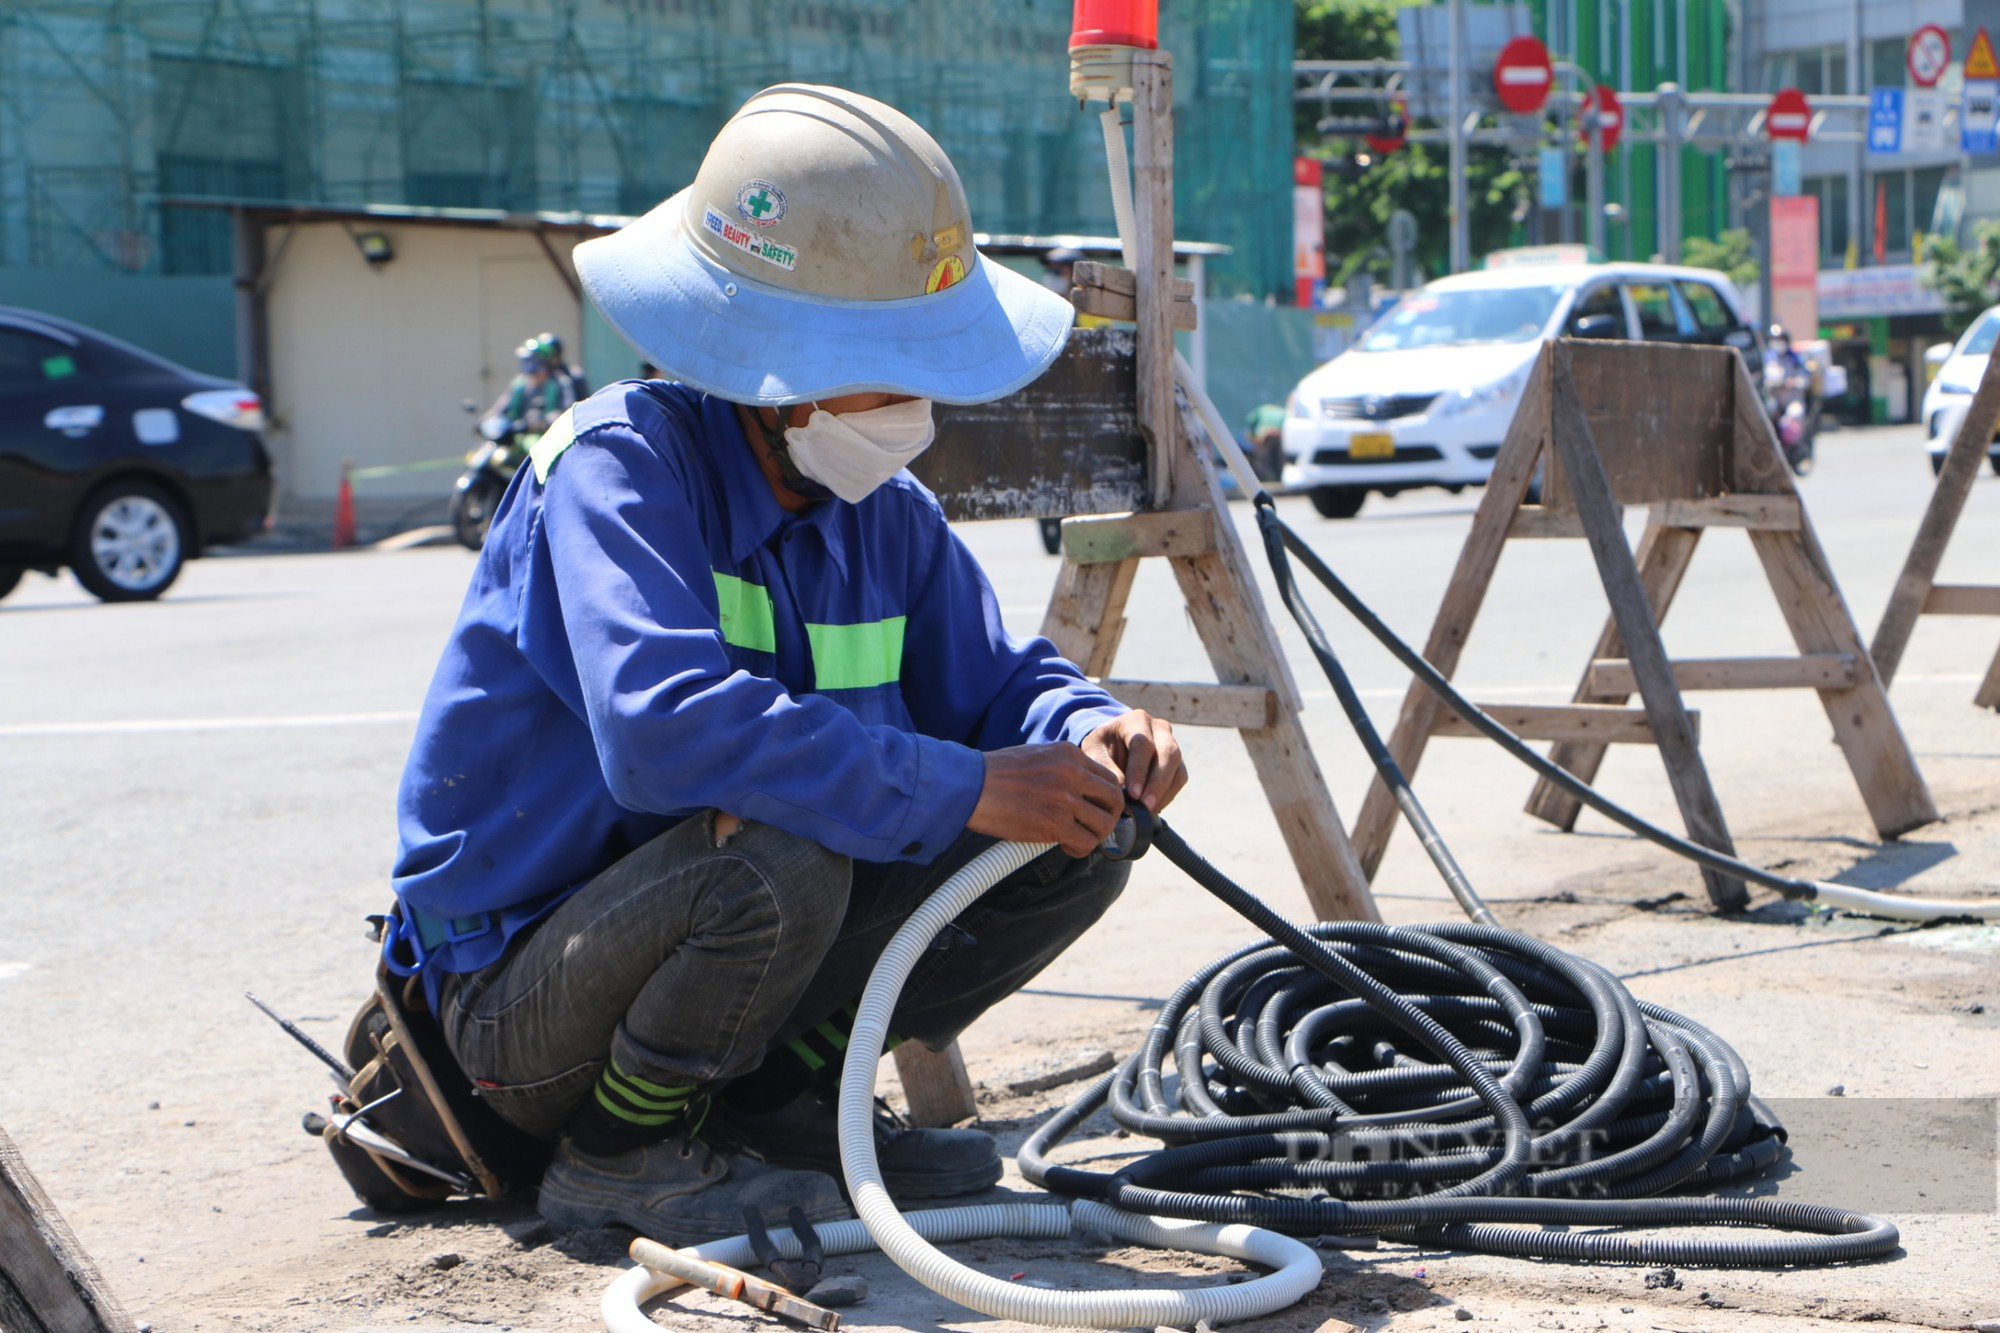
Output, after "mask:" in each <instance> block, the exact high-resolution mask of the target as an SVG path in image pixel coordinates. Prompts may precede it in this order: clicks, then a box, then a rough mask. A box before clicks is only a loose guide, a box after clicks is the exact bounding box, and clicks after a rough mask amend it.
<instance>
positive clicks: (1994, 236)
mask: <svg viewBox="0 0 2000 1333" xmlns="http://www.w3.org/2000/svg"><path fill="white" fill-rule="evenodd" d="M1924 254H1925V255H1926V256H1927V257H1928V258H1929V260H1930V264H1931V275H1930V285H1931V286H1932V287H1934V288H1936V289H1937V293H1938V295H1940V296H1942V297H1943V298H1944V305H1945V312H1944V325H1945V330H1946V331H1947V332H1948V333H1950V334H1951V336H1952V337H1954V338H1956V337H1958V335H1959V334H1961V333H1963V332H1965V330H1966V328H1967V326H1969V325H1970V324H1971V323H1972V321H1973V320H1975V319H1977V318H1978V317H1979V312H1980V311H1982V310H1984V309H1986V307H1988V306H1990V305H2000V222H1996V221H1992V220H1990V219H1989V220H1986V221H1981V222H1975V223H1973V224H1972V244H1971V245H1969V246H1961V245H1960V244H1959V243H1958V242H1957V241H1955V240H1953V239H1952V238H1951V237H1949V236H1928V237H1926V238H1925V239H1924Z"/></svg>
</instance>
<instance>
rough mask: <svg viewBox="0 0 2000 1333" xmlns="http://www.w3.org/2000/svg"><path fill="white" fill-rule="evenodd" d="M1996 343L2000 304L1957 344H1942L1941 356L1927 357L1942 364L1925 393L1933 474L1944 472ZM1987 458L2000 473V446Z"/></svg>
mask: <svg viewBox="0 0 2000 1333" xmlns="http://www.w3.org/2000/svg"><path fill="white" fill-rule="evenodd" d="M1995 342H2000V305H1997V306H1994V307H1992V308H1991V309H1989V310H1987V311H1986V312H1985V313H1984V314H1982V315H1981V316H1980V317H1979V318H1978V319H1975V320H1973V321H1972V327H1970V328H1968V329H1967V330H1966V331H1965V332H1964V333H1961V334H1960V335H1959V336H1958V341H1957V342H1955V343H1952V344H1950V345H1949V346H1948V347H1944V346H1943V345H1940V346H1941V347H1943V350H1942V355H1941V356H1939V352H1940V348H1939V347H1933V348H1932V349H1931V350H1930V351H1929V352H1928V353H1926V354H1925V359H1926V360H1932V359H1934V358H1935V359H1937V360H1939V361H1940V362H1941V364H1940V365H1939V366H1938V368H1937V374H1936V375H1934V376H1932V377H1931V385H1930V387H1929V388H1928V389H1925V390H1924V406H1923V413H1924V434H1925V436H1926V443H1927V444H1928V446H1929V448H1930V451H1931V471H1932V472H1934V473H1935V472H1942V471H1944V456H1945V454H1946V453H1948V452H1949V451H1950V450H1951V442H1952V440H1953V439H1954V438H1955V437H1956V436H1957V435H1958V425H1959V423H1960V422H1961V421H1964V420H1965V412H1966V409H1967V408H1969V407H1971V406H1972V395H1973V393H1974V392H1975V391H1977V390H1978V388H1979V381H1980V380H1981V379H1982V378H1983V377H1984V376H1985V374H1986V361H1987V358H1988V357H1990V356H1992V354H1993V344H1994V343H1995ZM1986 458H1987V462H1988V465H1989V466H1991V467H1992V469H1993V470H1994V471H1995V472H2000V444H1995V445H1992V446H1990V447H1989V448H1988V449H1987V451H1986Z"/></svg>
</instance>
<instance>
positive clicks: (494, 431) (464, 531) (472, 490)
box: [447, 402, 535, 551]
mask: <svg viewBox="0 0 2000 1333" xmlns="http://www.w3.org/2000/svg"><path fill="white" fill-rule="evenodd" d="M465 410H466V411H468V412H476V411H478V408H477V407H476V406H475V405H474V404H472V403H470V402H468V403H467V404H466V405H465ZM473 430H474V432H475V433H476V434H478V435H480V436H481V437H483V438H482V439H481V441H480V443H479V445H478V446H477V447H476V448H474V449H473V450H472V451H471V452H470V453H468V454H467V455H466V456H465V471H464V473H462V474H461V475H460V476H459V479H458V484H457V485H456V486H455V487H453V489H452V493H451V503H450V506H449V508H448V510H447V513H448V515H449V518H450V521H451V530H452V535H454V536H455V537H457V538H458V541H459V544H460V545H462V546H464V547H465V548H466V549H468V550H472V551H477V550H478V549H479V548H480V547H482V546H484V545H485V544H486V529H487V528H488V527H490V526H492V523H493V511H494V510H495V509H498V508H499V507H500V497H501V496H503V495H505V494H506V493H507V484H508V483H509V482H511V481H512V480H513V479H514V474H515V473H516V472H519V471H520V470H521V464H522V463H524V462H526V461H527V458H528V449H529V448H530V447H531V446H532V445H533V444H534V442H535V435H534V432H533V431H531V430H528V429H527V428H526V427H525V426H524V425H523V424H522V423H521V422H519V421H516V420H514V419H512V418H510V417H508V416H506V415H505V414H503V413H499V412H495V413H493V414H492V415H490V416H487V417H485V418H483V419H482V420H481V421H480V422H479V424H478V425H476V426H475V427H473Z"/></svg>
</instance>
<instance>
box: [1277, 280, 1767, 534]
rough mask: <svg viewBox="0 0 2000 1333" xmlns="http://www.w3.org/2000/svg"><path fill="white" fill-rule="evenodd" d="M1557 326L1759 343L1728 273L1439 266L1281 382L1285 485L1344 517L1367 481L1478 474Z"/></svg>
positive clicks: (1451, 486)
mask: <svg viewBox="0 0 2000 1333" xmlns="http://www.w3.org/2000/svg"><path fill="white" fill-rule="evenodd" d="M1565 336H1566V337H1574V338H1629V339H1639V340H1644V341H1664V342H1681V343H1726V344H1728V345H1730V346H1733V347H1737V348H1739V349H1742V350H1744V351H1746V352H1749V353H1751V354H1752V355H1753V357H1755V356H1758V355H1761V343H1760V342H1759V340H1758V338H1757V335H1756V332H1755V330H1754V329H1752V328H1751V326H1750V325H1749V324H1748V323H1747V322H1746V321H1745V319H1744V317H1743V300H1742V297H1741V296H1740V295H1739V294H1738V293H1737V290H1736V287H1735V285H1734V284H1733V283H1731V282H1730V281H1729V279H1728V278H1726V277H1724V276H1723V275H1722V274H1720V273H1717V272H1714V271H1713V270H1710V269H1697V268H1680V267H1676V266H1672V265H1665V264H1576V263H1567V264H1541V265H1523V266H1520V267H1502V268H1488V269H1483V270H1481V271H1479V272H1476V273H1461V274H1458V275H1456V276H1453V277H1449V278H1440V279H1439V280H1438V281H1436V282H1433V283H1430V284H1428V285H1427V286H1424V287H1421V288H1419V289H1417V290H1416V291H1413V292H1411V293H1409V294H1408V295H1407V296H1405V297H1404V298H1403V299H1402V300H1400V301H1398V302H1397V303H1396V304H1395V305H1394V306H1393V307H1391V308H1390V309H1389V311H1388V312H1387V313H1386V314H1384V315H1383V316H1382V317H1381V318H1380V319H1379V320H1377V321H1376V322H1375V323H1374V324H1373V325H1372V326H1370V328H1369V329H1368V331H1367V333H1365V334H1364V335H1362V337H1361V339H1360V341H1359V342H1357V343H1356V344H1355V345H1354V346H1353V347H1351V348H1349V349H1348V350H1347V351H1345V352H1343V353H1341V354H1340V355H1339V356H1337V357H1335V358H1334V359H1333V360H1331V361H1329V362H1327V363H1326V364H1325V365H1322V366H1320V367H1319V368H1318V369H1316V370H1314V371H1313V372H1312V373H1311V374H1309V375H1307V376H1306V377H1305V378H1304V379H1303V380H1301V381H1300V382H1299V386H1298V388H1297V389H1295V390H1293V392H1292V396H1291V399H1290V401H1289V402H1288V403H1287V405H1286V412H1285V427H1284V448H1285V460H1286V463H1285V473H1284V482H1285V485H1286V486H1287V488H1288V489H1295V490H1305V491H1307V493H1308V494H1309V495H1310V496H1311V498H1312V503H1313V507H1314V508H1315V509H1317V510H1318V511H1319V512H1320V513H1321V514H1322V515H1324V516H1325V517H1327V518H1352V517H1353V516H1354V515H1355V514H1357V513H1359V512H1360V510H1361V505H1362V502H1363V501H1364V500H1365V499H1366V498H1367V496H1368V492H1370V491H1379V492H1381V493H1382V494H1384V495H1394V494H1395V493H1396V492H1398V491H1403V490H1409V489H1412V488H1414V487H1419V486H1442V487H1444V488H1445V489H1446V490H1449V491H1452V492H1457V491H1459V490H1462V489H1463V488H1465V487H1467V486H1478V485H1482V484H1484V482H1485V481H1486V479H1487V477H1489V476H1490V475H1491V474H1492V472H1493V459H1494V456H1495V455H1496V454H1498V453H1499V452H1500V444H1501V441H1503V440H1504V439H1505V438H1506V436H1507V426H1508V423H1509V422H1511V421H1512V420H1513V419H1514V409H1515V407H1517V406H1518V405H1519V403H1520V401H1521V391H1522V390H1523V389H1524V388H1525V387H1527V383H1528V374H1529V372H1530V371H1531V370H1533V368H1534V364H1535V356H1536V354H1537V353H1538V352H1539V351H1540V350H1541V346H1542V344H1543V343H1544V342H1546V341H1547V340H1549V339H1551V338H1556V337H1565Z"/></svg>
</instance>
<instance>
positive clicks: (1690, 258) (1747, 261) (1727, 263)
mask: <svg viewBox="0 0 2000 1333" xmlns="http://www.w3.org/2000/svg"><path fill="white" fill-rule="evenodd" d="M1681 262H1682V263H1683V264H1687V265H1689V266H1690V267H1692V268H1712V269H1717V270H1719V271H1720V272H1722V273H1723V274H1725V275H1726V276H1727V277H1728V278H1729V280H1730V281H1731V282H1733V283H1735V284H1736V285H1737V287H1738V288H1739V289H1741V290H1743V291H1749V290H1751V289H1752V288H1754V287H1756V285H1757V278H1758V276H1759V275H1758V268H1757V255H1756V247H1755V246H1754V245H1753V243H1752V242H1751V239H1750V230H1749V228H1747V227H1733V228H1731V229H1730V230H1728V231H1725V232H1723V233H1722V234H1721V235H1719V236H1714V237H1709V236H1689V237H1686V238H1685V239H1683V240H1682V241H1681Z"/></svg>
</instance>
